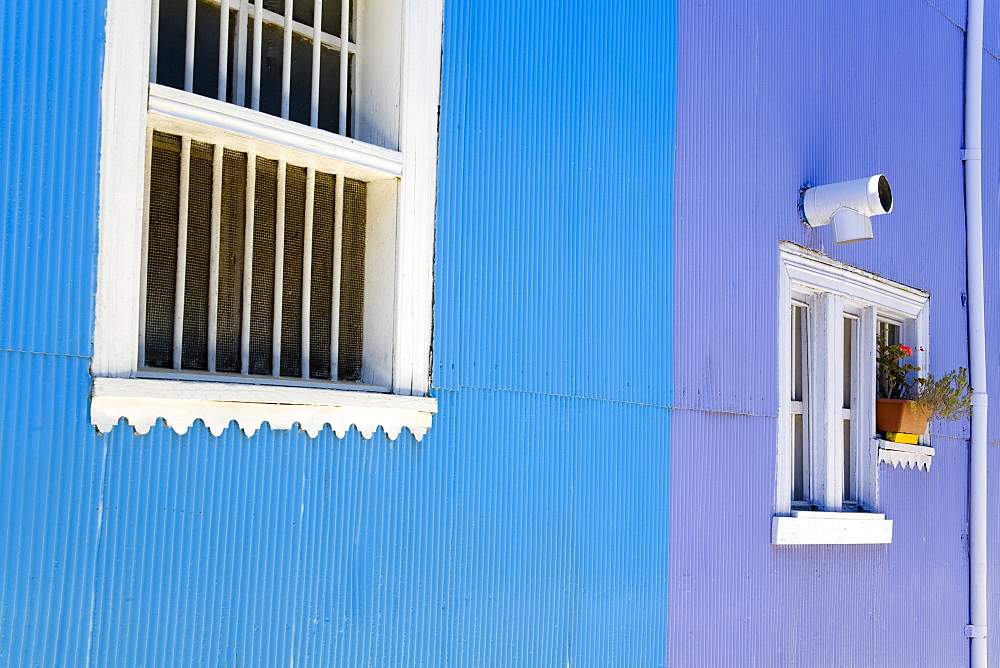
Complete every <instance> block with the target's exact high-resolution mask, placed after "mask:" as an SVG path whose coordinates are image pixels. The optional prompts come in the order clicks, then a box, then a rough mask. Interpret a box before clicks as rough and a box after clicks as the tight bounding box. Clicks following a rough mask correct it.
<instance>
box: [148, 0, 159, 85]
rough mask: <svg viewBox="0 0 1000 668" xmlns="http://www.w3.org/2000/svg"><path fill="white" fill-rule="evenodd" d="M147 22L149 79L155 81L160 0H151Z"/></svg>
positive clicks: (151, 81)
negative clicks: (151, 5) (150, 11)
mask: <svg viewBox="0 0 1000 668" xmlns="http://www.w3.org/2000/svg"><path fill="white" fill-rule="evenodd" d="M151 16H152V18H151V20H150V22H149V81H150V83H156V64H157V63H156V61H157V57H158V56H159V50H160V0H153V9H152V13H151Z"/></svg>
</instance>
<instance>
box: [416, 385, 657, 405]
mask: <svg viewBox="0 0 1000 668" xmlns="http://www.w3.org/2000/svg"><path fill="white" fill-rule="evenodd" d="M461 390H487V391H490V392H513V393H516V394H525V395H532V396H542V397H560V398H563V399H585V400H587V401H606V402H609V403H614V404H625V405H628V406H649V407H651V408H663V409H665V410H673V409H672V407H671V406H664V405H663V404H648V403H644V402H641V401H623V400H622V399H604V398H601V397H588V396H584V395H580V394H558V393H556V392H532V391H530V390H512V389H509V388H505V387H483V386H480V385H459V386H458V388H457V389H456V388H443V387H435V388H434V391H435V392H459V391H461Z"/></svg>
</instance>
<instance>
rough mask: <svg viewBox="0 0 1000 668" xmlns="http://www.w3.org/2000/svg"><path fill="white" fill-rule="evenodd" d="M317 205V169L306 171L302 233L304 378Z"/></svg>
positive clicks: (307, 356)
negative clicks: (314, 219) (314, 221)
mask: <svg viewBox="0 0 1000 668" xmlns="http://www.w3.org/2000/svg"><path fill="white" fill-rule="evenodd" d="M315 203H316V169H315V168H314V167H309V168H308V169H306V211H305V226H304V229H303V233H302V377H303V378H308V377H309V323H310V320H309V318H310V316H311V313H312V247H313V216H314V213H315V210H316V209H315Z"/></svg>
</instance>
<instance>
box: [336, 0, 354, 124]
mask: <svg viewBox="0 0 1000 668" xmlns="http://www.w3.org/2000/svg"><path fill="white" fill-rule="evenodd" d="M350 30H351V0H341V3H340V44H341V48H340V123H339V126H338V127H339V128H340V134H342V135H344V136H345V137H346V136H347V85H348V81H347V76H348V67H347V66H348V62H349V61H350V54H349V52H348V50H347V48H346V47H347V44H348V42H350Z"/></svg>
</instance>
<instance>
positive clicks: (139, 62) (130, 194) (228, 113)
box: [91, 0, 443, 438]
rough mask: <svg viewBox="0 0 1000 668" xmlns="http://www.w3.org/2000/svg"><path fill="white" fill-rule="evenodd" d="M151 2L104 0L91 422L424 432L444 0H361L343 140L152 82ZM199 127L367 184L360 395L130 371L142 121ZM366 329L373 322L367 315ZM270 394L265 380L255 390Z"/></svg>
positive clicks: (290, 382) (141, 199) (285, 383)
mask: <svg viewBox="0 0 1000 668" xmlns="http://www.w3.org/2000/svg"><path fill="white" fill-rule="evenodd" d="M151 6H152V3H151V2H148V1H143V0H139V1H137V0H109V2H108V8H107V31H106V35H107V45H106V53H105V68H104V81H103V91H102V145H101V180H100V221H99V239H100V247H99V253H98V267H97V295H96V307H95V329H94V359H93V362H92V366H91V372H92V375H93V376H94V378H95V382H94V386H93V397H92V404H91V419H92V421H93V423H94V424H95V425H96V426H97V427H98V428H99V429H100V430H101V431H107V430H109V429H111V428H112V427H113V426H114V425H115V424H116V423H117V422H118V420H119V418H121V417H125V418H127V419H128V421H129V422H130V423H131V424H132V426H133V427H134V428H135V429H136V430H137V431H139V432H140V433H145V431H146V430H148V429H149V427H150V426H151V425H152V424H153V423H154V422H155V420H156V419H157V418H164V419H165V420H166V422H167V423H168V424H169V425H170V426H171V427H172V428H174V429H175V430H176V431H178V432H180V433H183V432H184V431H186V430H187V428H188V427H189V426H190V425H191V424H192V423H193V421H194V420H195V419H197V418H201V419H202V420H203V421H204V422H205V423H206V424H207V425H208V426H209V428H210V429H211V430H212V432H213V433H215V434H219V433H221V432H222V431H223V430H224V429H225V428H226V426H227V425H228V424H229V422H230V420H236V421H237V422H238V423H239V425H240V427H241V428H243V429H244V431H245V432H247V433H248V434H251V433H253V432H254V431H255V430H256V429H257V428H258V427H259V426H260V424H261V423H262V422H264V421H267V422H270V424H271V426H272V428H288V427H290V426H291V425H292V424H293V423H296V422H297V423H298V424H299V425H300V426H301V427H302V428H303V429H305V430H306V431H308V432H309V433H310V434H316V433H318V431H319V430H320V429H322V427H323V426H324V425H325V424H329V425H330V426H331V427H332V428H333V429H334V430H335V431H336V432H337V433H338V434H341V435H343V434H344V433H346V431H347V430H348V429H349V428H350V426H351V425H356V426H357V427H358V428H359V430H360V431H361V432H362V434H363V435H365V436H366V437H368V436H371V434H372V433H373V432H374V431H375V429H377V428H378V427H382V428H383V429H384V430H385V431H386V433H388V434H389V435H390V436H391V437H393V438H394V437H395V436H396V435H397V434H398V433H399V431H400V430H401V429H402V428H403V427H406V428H409V429H410V430H411V431H412V432H413V433H414V434H415V435H416V436H417V437H418V438H419V437H421V436H422V435H423V434H424V433H425V432H426V430H427V429H428V428H429V426H430V420H431V415H432V414H433V413H434V412H436V410H437V404H436V401H435V400H434V399H433V398H431V397H429V396H427V395H428V394H429V391H430V349H431V318H432V297H433V265H432V263H433V244H434V206H435V189H436V171H437V170H436V165H437V113H438V100H439V91H440V69H441V21H442V9H443V7H442V0H429V1H421V2H415V1H412V0H364V1H363V2H359V3H358V7H359V13H358V16H357V17H356V21H357V23H356V30H357V35H358V40H357V41H358V43H360V44H364V45H366V46H365V48H359V50H358V51H357V53H356V54H355V58H356V61H355V77H356V79H355V93H354V99H353V117H354V120H353V123H352V126H353V127H352V130H353V132H352V134H353V138H348V137H345V136H341V135H337V134H332V133H329V132H325V131H322V130H317V129H315V128H312V127H309V126H308V125H301V124H298V123H294V122H291V121H288V120H285V119H282V118H278V117H274V116H269V115H265V114H263V113H260V112H257V111H254V110H252V109H246V108H243V107H239V106H236V105H232V104H227V103H225V102H219V101H218V100H214V99H210V98H206V97H202V96H198V95H195V94H193V93H189V92H185V91H182V90H175V89H172V88H167V87H165V86H161V85H158V84H152V85H151V84H150V81H149V75H150V65H149V62H150V61H149V51H150V25H151ZM154 120H155V121H156V123H157V127H158V128H159V127H169V126H170V125H171V124H174V125H177V126H178V127H179V128H181V129H184V128H188V129H191V128H197V129H198V130H199V131H201V132H205V133H209V134H214V135H216V136H218V137H219V138H220V142H221V143H224V145H226V146H227V147H233V146H238V144H239V143H240V142H241V141H254V142H265V143H267V144H268V145H269V146H271V147H272V148H274V149H275V150H278V151H283V152H285V153H287V155H288V159H289V160H290V161H293V162H294V163H295V164H300V165H310V164H315V163H319V164H322V165H324V166H331V165H332V166H334V167H335V168H336V170H337V172H338V173H339V174H343V175H345V176H347V177H350V178H359V179H362V180H365V181H366V182H368V209H369V214H368V215H369V219H370V220H371V219H372V218H373V217H374V218H375V222H374V223H370V224H369V230H372V229H374V230H375V232H376V234H375V236H374V237H373V238H369V239H368V240H367V244H366V248H368V249H370V251H371V252H368V251H366V283H365V292H366V295H371V298H370V299H369V297H368V296H366V303H365V317H366V338H365V342H364V346H365V360H364V365H365V370H364V374H363V375H364V380H365V383H366V384H365V385H362V386H360V389H361V390H362V391H358V390H356V389H354V388H355V387H359V386H345V384H342V383H341V384H338V383H335V382H328V383H323V382H317V383H310V382H308V381H300V382H296V381H295V380H294V379H280V380H278V382H277V384H273V382H272V381H265V382H264V383H261V384H254V385H252V386H249V387H245V388H244V389H243V390H240V389H239V388H237V387H234V386H233V385H232V384H230V383H225V382H218V381H216V380H215V379H209V380H204V379H201V378H198V377H197V375H196V374H195V375H192V374H169V373H151V372H143V371H142V370H140V368H139V366H138V350H139V346H138V335H139V316H140V309H141V300H142V299H143V295H141V290H140V282H141V275H142V267H141V255H142V244H143V240H142V230H143V212H144V210H145V207H146V189H145V173H146V171H147V169H148V167H147V157H146V146H147V133H148V124H149V123H151V122H153V121H154ZM369 317H370V318H371V323H370V327H369V326H368V325H369V321H368V320H367V319H368V318H369ZM266 383H272V384H266Z"/></svg>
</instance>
